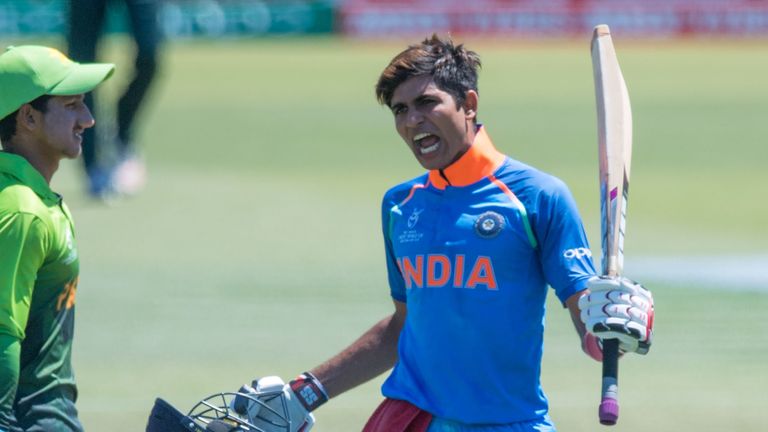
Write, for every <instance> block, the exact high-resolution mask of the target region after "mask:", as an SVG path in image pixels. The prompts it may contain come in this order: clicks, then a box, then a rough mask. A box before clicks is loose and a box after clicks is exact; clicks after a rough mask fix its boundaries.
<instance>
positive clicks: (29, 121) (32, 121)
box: [16, 103, 39, 130]
mask: <svg viewBox="0 0 768 432" xmlns="http://www.w3.org/2000/svg"><path fill="white" fill-rule="evenodd" d="M38 113H39V112H38V111H37V110H36V109H34V108H32V105H30V104H28V103H26V104H24V105H22V106H21V107H19V113H18V114H17V115H16V124H17V126H20V127H23V128H24V129H27V130H32V129H34V128H35V127H36V126H37V123H38Z"/></svg>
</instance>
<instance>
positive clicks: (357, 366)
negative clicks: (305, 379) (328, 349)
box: [311, 312, 405, 398]
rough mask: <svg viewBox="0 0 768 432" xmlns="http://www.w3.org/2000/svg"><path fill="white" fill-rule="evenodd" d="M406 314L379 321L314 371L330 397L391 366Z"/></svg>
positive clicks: (373, 376)
mask: <svg viewBox="0 0 768 432" xmlns="http://www.w3.org/2000/svg"><path fill="white" fill-rule="evenodd" d="M404 318H405V317H404V314H402V315H401V314H399V313H398V312H396V313H394V314H392V315H391V316H389V317H387V318H385V319H383V320H381V321H379V322H378V323H377V324H376V325H374V326H373V327H371V329H370V330H368V331H367V332H366V333H365V334H363V335H362V336H361V337H360V338H359V339H358V340H356V341H355V342H354V343H353V344H352V345H350V346H349V347H348V348H347V349H345V350H344V351H342V352H341V353H339V354H337V355H336V356H334V357H333V358H331V359H330V360H328V361H327V362H325V363H323V364H322V365H320V366H318V367H316V368H315V369H313V370H312V371H311V372H312V373H313V374H314V375H315V376H316V377H317V378H318V379H319V380H320V382H322V383H323V386H324V387H325V390H326V391H327V392H328V396H329V397H331V398H332V397H334V396H337V395H339V394H341V393H344V392H345V391H347V390H349V389H351V388H354V387H356V386H358V385H360V384H362V383H364V382H366V381H369V380H371V379H373V378H375V377H376V376H378V375H380V374H382V373H383V372H385V371H387V370H389V369H390V368H392V366H393V365H394V364H395V361H397V343H398V340H399V337H400V331H401V330H402V328H403V321H404Z"/></svg>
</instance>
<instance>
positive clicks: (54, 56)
mask: <svg viewBox="0 0 768 432" xmlns="http://www.w3.org/2000/svg"><path fill="white" fill-rule="evenodd" d="M114 71H115V65H114V64H111V63H85V64H81V63H77V62H74V61H72V60H70V59H69V58H67V56H65V55H64V54H62V53H61V52H60V51H58V50H56V49H53V48H49V47H44V46H38V45H24V46H9V47H8V48H6V50H5V52H4V53H2V54H0V119H3V118H5V117H6V116H7V115H8V114H11V113H12V112H14V111H16V110H17V109H19V107H21V106H22V105H24V104H25V103H29V102H32V101H33V100H35V99H37V98H38V97H40V96H42V95H46V94H47V95H52V96H70V95H76V94H81V93H87V92H89V91H91V90H93V89H94V88H95V87H96V86H97V85H99V84H101V83H102V82H103V81H104V80H106V79H107V78H109V77H110V76H111V75H112V73H113V72H114Z"/></svg>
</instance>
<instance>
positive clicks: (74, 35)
mask: <svg viewBox="0 0 768 432" xmlns="http://www.w3.org/2000/svg"><path fill="white" fill-rule="evenodd" d="M117 1H122V2H124V4H125V6H126V9H127V13H128V17H129V20H130V22H129V32H130V34H131V37H132V38H133V41H134V42H135V45H136V47H135V48H136V54H135V63H134V66H135V68H134V75H133V77H132V78H131V80H130V83H129V84H128V86H127V87H126V89H125V91H124V92H123V93H122V95H121V96H120V98H119V99H118V102H117V107H116V110H115V111H116V113H115V114H116V122H115V123H116V125H115V129H116V130H115V131H114V132H113V133H109V134H108V133H106V132H105V129H104V128H103V127H101V128H99V129H98V130H93V129H89V130H88V131H86V134H85V136H84V139H83V162H84V164H85V171H86V174H87V175H88V181H89V188H88V191H89V193H90V194H91V195H92V196H93V197H96V198H100V199H105V198H109V197H112V196H114V195H116V194H120V195H132V194H135V193H137V192H139V190H141V188H142V187H143V186H144V183H145V182H146V168H145V166H144V162H143V160H142V159H141V158H140V157H139V155H138V154H137V150H138V149H137V148H136V144H135V142H134V120H135V119H136V114H137V112H138V111H139V109H140V108H141V106H142V102H143V101H144V100H145V98H146V96H147V93H148V91H149V89H150V87H151V84H152V82H153V79H154V77H155V74H156V71H157V66H158V49H159V46H160V43H161V34H160V29H159V26H158V22H157V13H158V7H159V5H158V0H70V9H69V31H68V34H67V42H68V44H69V56H70V57H71V58H72V59H73V60H75V61H79V62H93V61H95V59H96V57H97V56H96V54H97V45H98V42H99V39H100V38H101V36H102V35H103V32H104V24H105V17H106V11H107V4H108V3H112V5H114V3H115V2H117ZM86 103H87V104H88V106H90V107H91V109H92V110H94V111H96V107H95V101H94V98H93V96H90V95H89V96H88V97H87V100H86ZM103 125H104V123H101V126H103ZM107 127H109V126H107ZM108 146H113V148H112V149H111V150H112V151H113V152H114V154H115V156H116V158H115V160H112V161H105V154H106V153H108V152H104V150H105V149H107V147H108Z"/></svg>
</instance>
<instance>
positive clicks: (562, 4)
mask: <svg viewBox="0 0 768 432" xmlns="http://www.w3.org/2000/svg"><path fill="white" fill-rule="evenodd" d="M338 19H339V20H338V23H337V24H338V30H339V31H341V32H342V33H344V34H348V35H352V36H370V37H382V36H384V37H386V36H402V35H410V34H416V35H424V34H426V33H432V32H438V33H447V32H451V33H465V34H486V35H497V34H498V35H514V36H522V37H526V36H536V37H541V36H555V37H558V36H568V35H571V34H577V33H578V34H583V33H584V32H589V31H591V29H592V27H594V26H595V25H596V24H600V23H608V24H610V26H611V29H614V30H616V31H620V32H621V33H623V34H625V35H636V36H661V37H664V36H678V35H689V34H693V35H700V34H701V35H737V36H756V35H768V0H646V1H630V0H538V1H534V0H477V1H469V0H464V1H453V0H448V1H445V0H444V1H436V0H424V1H403V0H348V1H346V2H344V3H342V4H341V5H340V10H339V16H338Z"/></svg>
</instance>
